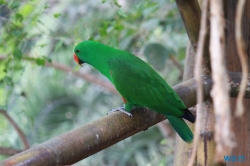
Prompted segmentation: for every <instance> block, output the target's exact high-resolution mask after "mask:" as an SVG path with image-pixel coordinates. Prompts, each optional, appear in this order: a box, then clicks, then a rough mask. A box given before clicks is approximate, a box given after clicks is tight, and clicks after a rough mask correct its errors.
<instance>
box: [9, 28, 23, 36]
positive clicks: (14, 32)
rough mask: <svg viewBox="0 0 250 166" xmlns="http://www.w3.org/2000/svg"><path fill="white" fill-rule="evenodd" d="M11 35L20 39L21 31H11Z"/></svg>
mask: <svg viewBox="0 0 250 166" xmlns="http://www.w3.org/2000/svg"><path fill="white" fill-rule="evenodd" d="M11 34H12V35H13V36H15V37H20V36H21V35H22V31H20V30H13V31H12V32H11Z"/></svg>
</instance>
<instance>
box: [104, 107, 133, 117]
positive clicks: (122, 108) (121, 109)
mask: <svg viewBox="0 0 250 166" xmlns="http://www.w3.org/2000/svg"><path fill="white" fill-rule="evenodd" d="M116 111H120V112H123V113H124V114H127V115H128V116H129V117H132V114H131V113H129V112H127V111H126V110H125V109H124V106H122V107H118V108H114V109H112V110H111V111H109V112H108V115H109V114H111V113H113V112H116Z"/></svg>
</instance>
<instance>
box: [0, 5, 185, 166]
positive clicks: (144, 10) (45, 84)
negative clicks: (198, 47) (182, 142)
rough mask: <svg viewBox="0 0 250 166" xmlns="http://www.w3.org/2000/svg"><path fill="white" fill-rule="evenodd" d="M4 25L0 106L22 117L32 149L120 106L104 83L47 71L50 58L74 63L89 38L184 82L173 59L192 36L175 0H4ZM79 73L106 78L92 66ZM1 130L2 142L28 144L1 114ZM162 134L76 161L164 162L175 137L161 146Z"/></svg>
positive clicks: (0, 8) (0, 17)
mask: <svg viewBox="0 0 250 166" xmlns="http://www.w3.org/2000/svg"><path fill="white" fill-rule="evenodd" d="M0 28H1V29H0V36H1V38H0V57H4V59H3V60H0V96H3V97H1V98H0V108H1V109H5V110H7V111H8V113H9V114H10V116H11V117H12V118H13V119H14V120H15V121H16V122H18V124H19V127H20V128H21V129H22V130H23V131H24V133H25V134H26V137H27V139H28V141H29V143H30V145H31V146H33V145H36V144H39V143H41V142H43V141H46V140H48V139H50V138H52V137H54V136H56V135H59V134H62V133H64V132H66V131H69V130H71V129H73V128H76V127H78V126H80V125H83V124H86V123H88V122H90V121H93V120H95V119H98V118H100V117H101V116H103V115H105V114H106V113H107V112H108V111H109V110H110V109H111V108H114V107H117V106H118V105H121V104H122V101H121V100H120V97H118V96H116V95H114V94H112V93H111V92H109V91H108V90H106V89H105V88H103V87H100V86H97V85H95V84H94V83H89V82H87V81H85V80H82V79H80V78H76V77H75V76H73V75H72V74H70V73H63V72H61V71H58V70H56V69H54V68H49V67H48V66H46V65H45V64H46V62H51V61H52V62H53V61H54V62H59V63H62V64H67V65H68V66H71V67H75V63H74V62H73V60H72V59H73V58H72V50H73V47H74V45H76V44H77V43H79V42H81V41H83V40H87V39H91V40H96V41H99V42H102V43H104V44H107V45H110V46H113V47H117V48H120V49H124V50H127V51H129V52H132V53H134V54H135V55H138V56H140V58H142V59H144V60H145V61H147V62H148V63H150V64H152V65H153V67H155V68H156V69H157V70H158V71H159V72H160V73H161V75H162V76H163V77H164V78H166V80H168V82H169V83H170V84H171V85H173V84H175V83H177V82H179V80H178V78H176V75H178V73H180V70H179V68H178V67H176V66H175V65H174V64H173V63H172V62H171V59H169V56H170V55H171V56H172V55H174V56H175V57H176V58H177V59H178V61H179V63H180V64H183V59H184V52H185V51H184V48H185V44H186V41H187V37H186V35H185V32H184V28H183V26H182V23H181V19H180V16H179V14H178V11H177V9H176V6H175V4H174V3H173V1H172V0H153V1H152V0H145V1H139V0H135V1H132V0H129V1H125V0H79V1H48V0H47V1H39V0H22V1H7V0H0ZM152 46H154V47H152ZM148 48H150V49H151V51H152V52H151V54H150V55H149V54H147V53H146V52H148V50H146V49H148ZM144 50H146V52H145V55H146V56H144ZM166 50H167V51H166ZM147 55H148V56H147ZM157 64H160V65H157ZM76 69H77V68H76V67H75V70H76ZM78 69H79V68H78ZM79 70H80V71H81V72H86V73H91V74H94V75H96V76H98V77H99V78H101V79H102V80H103V81H107V79H106V78H104V77H103V76H101V75H100V74H99V73H98V72H97V71H96V70H95V69H93V68H91V67H89V66H87V65H84V67H83V68H81V69H79ZM0 135H1V136H0V146H5V147H6V146H7V147H13V148H16V149H22V148H23V145H22V143H21V142H20V139H19V138H18V135H17V133H16V131H15V130H13V127H12V126H11V125H10V124H9V123H8V121H7V120H6V119H5V118H4V117H3V116H1V115H0ZM163 139H164V138H162V136H161V133H160V132H159V130H158V129H157V128H156V127H153V128H152V129H149V130H148V131H145V132H142V133H140V134H138V135H136V136H133V137H131V138H128V139H126V140H125V141H122V142H120V143H118V144H117V145H114V146H113V147H110V148H108V149H105V150H104V151H102V152H100V153H98V154H96V155H94V156H91V157H89V158H87V159H85V160H83V161H81V162H80V163H78V164H79V165H80V164H86V165H100V164H102V165H166V163H167V162H172V159H171V158H172V157H171V156H172V155H173V140H172V139H170V138H169V139H168V140H167V141H165V142H166V143H165V144H164V145H162V144H160V142H162V140H163ZM127 147H129V148H127ZM166 152H167V153H168V155H170V157H168V156H166ZM1 157H2V158H4V156H1ZM0 159H1V158H0ZM121 161H122V162H121ZM78 164H76V165H78Z"/></svg>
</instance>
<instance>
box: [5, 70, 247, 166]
mask: <svg viewBox="0 0 250 166" xmlns="http://www.w3.org/2000/svg"><path fill="white" fill-rule="evenodd" d="M239 77H240V74H239V73H229V77H228V78H229V81H230V83H231V85H232V86H233V88H232V91H235V92H232V91H231V94H235V93H237V91H238V88H239V79H238V78H239ZM235 78H237V79H235ZM202 81H203V88H204V89H203V90H204V96H205V99H206V98H209V93H210V90H211V87H212V81H211V77H210V76H203V77H202ZM248 82H249V84H248V87H247V89H250V78H248ZM173 88H174V90H175V91H176V92H177V94H178V95H179V96H180V98H181V99H182V100H183V102H184V103H185V105H186V106H187V107H191V106H194V105H195V104H196V88H197V84H196V82H195V80H194V79H190V80H188V81H185V82H183V83H181V84H179V85H176V86H174V87H173ZM245 97H247V98H250V90H248V91H246V93H245ZM132 114H133V117H132V118H130V117H128V116H127V115H125V114H123V113H121V112H115V113H112V114H110V115H108V116H104V117H102V118H101V119H99V120H97V121H94V122H92V123H89V124H87V125H85V126H82V127H80V128H78V129H75V130H72V131H69V132H67V133H65V134H63V135H61V136H58V137H56V138H53V139H51V140H49V141H47V142H44V143H42V144H40V145H38V146H36V147H33V148H30V149H28V150H26V151H24V152H21V153H19V154H17V155H15V156H12V157H10V158H8V159H6V160H4V161H2V162H0V165H1V164H2V165H4V166H7V165H10V164H12V165H15V164H16V165H19V164H21V163H25V164H26V165H33V166H39V165H65V164H73V163H75V162H77V161H80V160H82V159H84V158H86V157H88V156H90V155H92V154H94V153H97V152H99V151H101V150H103V149H105V148H107V147H109V146H111V145H113V144H115V143H117V142H119V141H121V140H123V139H125V138H127V137H129V136H132V135H134V134H136V133H138V132H140V131H144V130H146V129H147V128H149V127H151V126H152V125H154V124H156V123H158V122H160V121H162V120H164V119H165V116H164V115H162V114H159V113H156V112H153V111H150V110H148V111H146V112H144V111H142V110H141V109H138V110H133V111H132Z"/></svg>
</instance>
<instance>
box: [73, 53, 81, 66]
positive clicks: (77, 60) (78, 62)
mask: <svg viewBox="0 0 250 166" xmlns="http://www.w3.org/2000/svg"><path fill="white" fill-rule="evenodd" d="M74 60H75V62H76V63H77V64H79V65H80V66H82V64H80V60H79V58H78V57H77V56H76V54H74Z"/></svg>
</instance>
